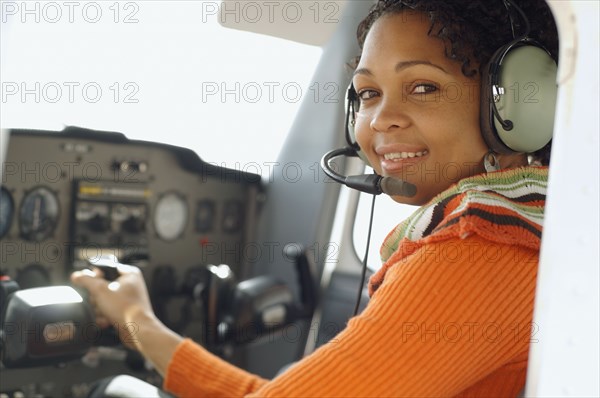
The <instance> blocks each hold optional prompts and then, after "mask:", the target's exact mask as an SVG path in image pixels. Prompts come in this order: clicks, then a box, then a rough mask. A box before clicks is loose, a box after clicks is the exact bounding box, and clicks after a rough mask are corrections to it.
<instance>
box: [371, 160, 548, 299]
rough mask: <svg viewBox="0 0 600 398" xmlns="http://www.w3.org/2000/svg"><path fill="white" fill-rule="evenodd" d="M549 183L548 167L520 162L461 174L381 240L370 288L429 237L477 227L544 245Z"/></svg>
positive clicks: (488, 235) (498, 237) (486, 234)
mask: <svg viewBox="0 0 600 398" xmlns="http://www.w3.org/2000/svg"><path fill="white" fill-rule="evenodd" d="M547 184H548V168H547V167H531V166H528V167H521V168H516V169H509V170H500V171H497V172H492V173H487V174H479V175H476V176H472V177H468V178H465V179H463V180H460V181H459V182H458V183H456V184H454V185H452V186H451V187H450V188H448V189H447V190H445V191H444V192H442V193H440V194H438V195H437V196H436V197H434V198H433V199H432V200H431V201H430V202H429V203H428V204H426V205H424V206H422V207H420V208H419V209H418V210H417V211H416V212H415V213H413V214H412V215H411V216H410V217H409V218H407V219H406V220H404V221H403V222H402V223H400V224H399V225H398V226H397V227H396V228H394V230H393V231H392V232H390V233H389V234H388V236H387V237H386V238H385V240H384V242H383V244H382V246H381V252H380V253H381V260H382V261H383V262H384V264H383V266H382V267H381V269H380V270H379V271H378V272H377V273H375V275H373V276H372V277H371V279H370V281H369V293H370V294H373V293H374V292H375V290H377V288H378V287H379V286H380V285H381V283H382V282H383V280H384V278H385V274H386V272H387V270H388V269H389V268H390V267H391V266H392V265H393V264H395V263H397V262H398V261H400V260H402V259H403V258H405V257H407V256H409V255H410V254H412V253H414V252H415V251H416V250H417V249H418V248H419V247H421V246H423V245H424V244H426V243H432V242H438V241H441V240H446V239H450V238H455V237H458V238H460V239H464V238H466V237H468V236H469V235H471V234H473V233H476V234H478V235H480V236H481V237H483V238H485V239H488V240H490V241H491V242H496V243H500V244H507V245H521V246H524V247H527V248H531V249H534V250H539V248H540V239H541V236H542V222H543V219H544V204H545V201H546V188H547Z"/></svg>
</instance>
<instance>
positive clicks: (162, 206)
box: [154, 192, 188, 241]
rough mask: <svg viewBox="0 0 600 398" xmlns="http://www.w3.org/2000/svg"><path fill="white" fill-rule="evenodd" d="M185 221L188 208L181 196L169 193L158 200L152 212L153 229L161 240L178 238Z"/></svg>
mask: <svg viewBox="0 0 600 398" xmlns="http://www.w3.org/2000/svg"><path fill="white" fill-rule="evenodd" d="M187 219H188V206H187V202H186V200H185V199H184V198H183V196H181V195H179V194H177V193H174V192H171V193H167V194H165V195H163V196H161V197H160V199H158V202H157V204H156V209H155V211H154V228H155V230H156V234H157V235H158V236H159V237H160V238H161V239H163V240H166V241H172V240H175V239H177V238H179V237H180V236H181V235H182V234H183V231H184V229H185V226H186V224H187Z"/></svg>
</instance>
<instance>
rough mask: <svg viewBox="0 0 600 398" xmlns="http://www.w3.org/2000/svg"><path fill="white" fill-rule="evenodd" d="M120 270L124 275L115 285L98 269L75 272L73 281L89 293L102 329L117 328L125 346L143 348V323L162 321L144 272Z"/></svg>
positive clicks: (133, 269)
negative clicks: (155, 310) (141, 334)
mask: <svg viewBox="0 0 600 398" xmlns="http://www.w3.org/2000/svg"><path fill="white" fill-rule="evenodd" d="M116 267H117V270H118V271H119V274H120V276H119V277H118V278H117V279H116V280H115V281H113V282H109V281H107V280H105V279H104V278H103V274H102V271H101V270H99V269H97V268H94V270H83V271H77V272H74V273H73V274H72V275H71V281H72V282H73V283H74V284H75V285H78V286H81V287H84V288H86V289H87V290H88V291H89V293H90V302H91V303H92V305H93V307H94V310H95V312H96V322H97V324H98V326H99V327H101V328H106V327H108V326H113V327H114V328H115V330H116V331H117V333H118V335H119V338H120V339H121V341H122V342H123V343H124V344H125V345H127V346H129V347H131V348H139V346H138V343H139V341H138V336H137V333H138V331H139V330H140V326H141V325H140V323H141V322H159V321H158V320H157V319H156V316H155V315H154V312H153V310H152V304H151V303H150V298H149V296H148V290H147V289H146V284H145V282H144V277H143V276H142V273H141V271H140V269H139V268H137V267H133V266H130V265H124V264H116Z"/></svg>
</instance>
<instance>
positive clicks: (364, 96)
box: [358, 89, 379, 102]
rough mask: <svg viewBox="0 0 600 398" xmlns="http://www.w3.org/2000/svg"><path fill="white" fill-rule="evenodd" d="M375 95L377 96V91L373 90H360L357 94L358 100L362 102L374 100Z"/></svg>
mask: <svg viewBox="0 0 600 398" xmlns="http://www.w3.org/2000/svg"><path fill="white" fill-rule="evenodd" d="M377 95H379V93H377V91H375V90H369V89H365V90H361V91H359V92H358V99H359V100H360V101H361V102H362V101H368V100H370V99H372V98H375V97H376V96H377Z"/></svg>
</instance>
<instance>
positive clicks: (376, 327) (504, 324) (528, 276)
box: [165, 235, 538, 397]
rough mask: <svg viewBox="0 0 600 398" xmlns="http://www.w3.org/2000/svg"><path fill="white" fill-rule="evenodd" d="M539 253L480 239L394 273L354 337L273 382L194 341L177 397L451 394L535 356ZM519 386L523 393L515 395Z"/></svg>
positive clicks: (176, 361) (176, 371) (177, 379)
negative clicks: (531, 351)
mask: <svg viewBox="0 0 600 398" xmlns="http://www.w3.org/2000/svg"><path fill="white" fill-rule="evenodd" d="M537 262H538V253H537V252H536V251H534V250H531V249H526V248H522V247H517V246H507V245H496V244H494V243H491V242H490V241H488V240H485V239H483V238H481V237H478V236H476V235H472V236H470V237H468V238H466V239H450V240H446V241H443V242H437V243H430V244H426V245H424V246H422V247H421V248H419V249H418V250H417V251H416V252H414V253H413V254H412V255H410V256H408V257H406V258H405V259H403V260H402V261H401V262H398V263H397V264H395V265H394V266H393V267H391V268H390V270H389V271H388V274H387V275H386V278H385V280H384V282H383V284H382V285H381V286H380V287H379V289H378V290H377V291H376V292H375V294H374V295H373V297H372V298H371V300H370V302H369V305H368V306H367V308H366V309H365V310H364V311H363V312H362V314H360V315H359V316H357V317H354V318H352V319H351V320H350V321H349V323H348V325H347V327H346V329H345V330H344V331H342V332H341V333H340V334H339V335H338V336H337V337H336V338H334V339H333V340H331V341H330V342H328V343H327V344H325V345H323V346H322V347H320V348H319V349H318V350H317V351H315V352H314V353H313V354H311V355H309V356H308V357H306V358H305V359H303V360H302V361H300V362H298V363H297V364H296V365H294V366H293V367H292V368H290V369H289V370H288V371H287V372H285V373H284V374H282V375H280V376H278V377H277V378H275V379H274V380H272V381H270V382H269V381H266V380H264V379H261V378H259V377H257V376H254V375H251V374H249V373H247V372H245V371H243V370H240V369H237V368H235V367H233V366H232V365H229V364H227V363H226V362H225V361H222V360H220V359H218V358H216V357H213V356H212V355H210V354H208V353H207V352H206V351H205V350H203V349H202V348H201V347H199V346H197V345H195V344H194V343H192V342H190V341H185V342H184V343H182V344H181V345H180V346H179V347H178V349H177V351H176V353H175V354H174V356H173V358H172V360H171V363H170V366H169V368H168V370H167V377H166V380H165V388H167V389H168V390H170V391H173V392H174V393H175V394H177V395H179V396H194V397H199V396H228V397H233V396H244V395H252V396H260V397H267V396H277V397H282V396H286V397H292V396H293V397H309V396H312V397H317V396H318V397H323V396H353V397H357V396H361V397H362V396H453V395H457V394H459V393H461V392H463V391H465V390H468V389H469V388H470V387H472V386H473V385H474V384H476V383H477V382H479V381H481V380H484V379H486V378H489V376H490V375H491V374H493V373H494V372H495V371H497V370H498V369H500V368H501V367H503V366H507V365H510V364H511V363H514V362H518V361H519V360H520V361H522V360H523V358H526V357H527V352H528V348H529V344H530V340H531V330H532V323H531V321H532V315H533V300H534V292H535V281H536V273H537ZM516 388H519V387H516Z"/></svg>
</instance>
